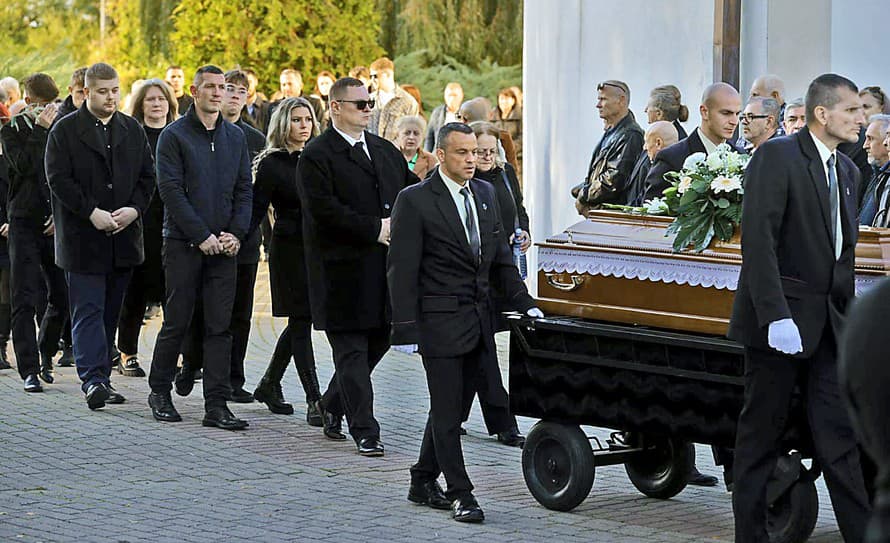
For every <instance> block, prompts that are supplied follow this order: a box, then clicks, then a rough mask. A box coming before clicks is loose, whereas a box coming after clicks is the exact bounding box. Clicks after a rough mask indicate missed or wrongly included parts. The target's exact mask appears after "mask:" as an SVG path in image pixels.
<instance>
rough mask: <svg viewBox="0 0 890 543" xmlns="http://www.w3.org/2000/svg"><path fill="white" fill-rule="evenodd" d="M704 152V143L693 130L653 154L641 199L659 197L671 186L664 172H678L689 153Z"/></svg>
mask: <svg viewBox="0 0 890 543" xmlns="http://www.w3.org/2000/svg"><path fill="white" fill-rule="evenodd" d="M704 152H706V151H705V144H704V143H702V141H701V137H699V135H698V130H694V131H693V132H692V134H690V135H689V137H687V138H686V139H682V140H680V141H678V142H677V143H675V144H673V145H671V146H669V147H665V148H664V149H662V150H661V151H659V152H658V154H657V155H655V160H654V161H652V166H650V167H649V173H647V174H646V188H645V193H644V195H643V200H651V199H652V198H661V196H662V193H663V192H664V189H666V188H668V187H670V186H671V184H670V182H668V181H666V180H665V178H664V174H666V173H668V172H679V171H680V170H681V169H682V168H683V162H685V161H686V158H687V157H688V156H689V155H692V154H695V153H704Z"/></svg>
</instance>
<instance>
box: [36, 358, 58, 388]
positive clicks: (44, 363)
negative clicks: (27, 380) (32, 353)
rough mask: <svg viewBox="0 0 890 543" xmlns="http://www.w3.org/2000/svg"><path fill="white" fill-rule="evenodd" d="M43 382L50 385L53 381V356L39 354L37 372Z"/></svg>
mask: <svg viewBox="0 0 890 543" xmlns="http://www.w3.org/2000/svg"><path fill="white" fill-rule="evenodd" d="M37 375H38V376H39V377H40V378H41V379H43V382H44V383H46V384H48V385H51V384H52V383H53V381H55V380H56V379H55V377H53V357H52V355H43V354H42V355H40V373H38V374H37Z"/></svg>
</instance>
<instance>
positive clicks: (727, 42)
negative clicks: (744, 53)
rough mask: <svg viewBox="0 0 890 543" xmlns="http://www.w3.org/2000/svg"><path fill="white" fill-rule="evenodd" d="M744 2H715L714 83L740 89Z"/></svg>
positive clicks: (735, 0)
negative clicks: (722, 82) (740, 46)
mask: <svg viewBox="0 0 890 543" xmlns="http://www.w3.org/2000/svg"><path fill="white" fill-rule="evenodd" d="M741 35H742V0H714V82H715V83H716V82H718V81H724V82H726V83H729V84H730V85H732V86H733V87H735V88H736V89H738V88H739V43H740V41H741Z"/></svg>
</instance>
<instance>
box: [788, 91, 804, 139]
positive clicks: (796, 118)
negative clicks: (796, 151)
mask: <svg viewBox="0 0 890 543" xmlns="http://www.w3.org/2000/svg"><path fill="white" fill-rule="evenodd" d="M806 125H807V116H806V105H805V104H804V102H803V98H795V99H794V100H791V101H790V102H788V103H787V104H785V115H784V116H783V117H782V129H783V130H785V134H787V135H789V136H790V135H791V134H797V133H798V132H800V129H801V128H803V127H804V126H806Z"/></svg>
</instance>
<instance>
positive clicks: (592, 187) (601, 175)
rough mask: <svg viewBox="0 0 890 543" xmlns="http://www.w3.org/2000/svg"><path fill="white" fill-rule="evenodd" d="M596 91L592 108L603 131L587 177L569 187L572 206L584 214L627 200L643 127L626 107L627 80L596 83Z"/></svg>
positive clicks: (628, 91) (641, 145) (627, 97)
mask: <svg viewBox="0 0 890 543" xmlns="http://www.w3.org/2000/svg"><path fill="white" fill-rule="evenodd" d="M596 92H597V100H596V109H597V110H599V115H600V118H601V119H602V120H603V123H604V124H605V127H604V128H605V132H604V133H603V138H602V139H601V140H600V141H599V143H597V144H596V147H595V148H594V150H593V156H592V157H591V158H590V166H589V167H588V168H587V178H586V179H585V180H584V182H583V183H581V184H580V185H578V186H576V187H574V188H573V189H572V196H574V197H575V208H576V209H577V210H578V213H580V214H581V215H584V216H586V215H587V212H588V211H589V210H591V209H597V208H599V207H601V206H602V205H603V204H611V203H615V204H623V203H624V202H625V201H626V200H627V190H628V188H629V186H630V180H631V179H630V174H631V172H632V171H633V168H634V164H636V161H637V157H638V156H639V155H640V150H641V149H642V148H643V129H642V128H640V125H638V124H637V122H636V120H635V119H634V115H633V113H631V111H630V109H628V108H629V107H630V88H628V86H627V83H625V82H623V81H616V80H609V81H603V82H602V83H600V84H599V85H597V86H596Z"/></svg>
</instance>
